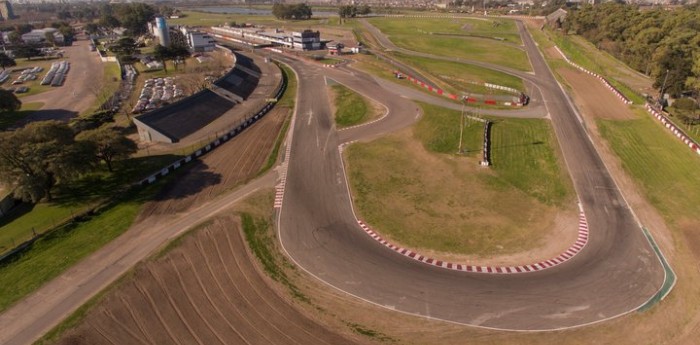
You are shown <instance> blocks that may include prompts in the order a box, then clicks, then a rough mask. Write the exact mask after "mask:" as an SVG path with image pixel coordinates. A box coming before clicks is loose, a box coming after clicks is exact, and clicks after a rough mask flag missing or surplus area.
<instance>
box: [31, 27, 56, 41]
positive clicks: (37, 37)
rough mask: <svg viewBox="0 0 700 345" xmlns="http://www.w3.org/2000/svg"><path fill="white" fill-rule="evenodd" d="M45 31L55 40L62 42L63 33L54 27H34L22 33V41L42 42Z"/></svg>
mask: <svg viewBox="0 0 700 345" xmlns="http://www.w3.org/2000/svg"><path fill="white" fill-rule="evenodd" d="M47 33H51V34H53V37H54V41H55V42H57V43H62V42H63V34H61V32H60V31H58V29H55V28H45V29H34V30H32V31H30V32H27V33H26V34H24V35H22V41H23V42H25V43H43V42H46V34H47Z"/></svg>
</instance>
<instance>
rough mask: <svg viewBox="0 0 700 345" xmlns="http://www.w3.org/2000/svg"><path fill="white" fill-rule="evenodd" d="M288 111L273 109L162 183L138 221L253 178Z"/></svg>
mask: <svg viewBox="0 0 700 345" xmlns="http://www.w3.org/2000/svg"><path fill="white" fill-rule="evenodd" d="M288 113H289V109H287V108H274V109H273V110H272V111H270V113H268V114H267V115H265V116H264V117H263V118H262V119H261V120H260V121H259V122H257V123H256V124H255V125H253V126H252V127H251V128H249V129H247V130H245V131H243V133H241V134H240V135H238V136H236V137H235V138H233V139H231V141H229V142H227V143H226V144H224V146H223V147H221V148H219V149H217V150H214V151H213V152H211V153H209V154H208V155H206V156H204V158H203V159H202V160H201V161H200V162H197V163H195V166H192V167H191V168H190V170H189V171H188V172H187V173H186V174H185V175H184V176H182V178H179V179H177V180H174V181H172V182H171V183H169V184H168V185H167V186H165V187H164V188H163V190H162V191H161V192H160V193H159V194H158V195H157V196H156V198H155V201H151V202H148V203H147V204H145V205H144V207H143V210H142V211H141V214H140V215H139V218H138V220H139V221H140V220H143V219H146V218H148V217H150V216H153V215H167V214H175V213H179V212H184V211H186V210H187V209H189V208H190V207H192V206H196V205H198V204H200V203H202V202H204V201H207V200H211V199H213V198H215V197H216V196H217V195H220V194H221V193H223V192H225V191H227V190H230V189H232V188H234V187H236V186H238V185H239V184H241V183H243V182H245V181H247V180H249V179H251V178H253V177H255V175H256V174H257V173H258V171H259V170H260V168H261V167H262V165H263V164H264V163H265V161H266V160H267V158H268V155H269V153H270V152H271V151H272V149H273V146H274V143H275V139H276V138H277V135H278V133H279V131H280V128H281V127H282V124H283V123H284V120H285V118H286V116H287V114H288Z"/></svg>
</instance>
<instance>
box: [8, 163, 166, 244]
mask: <svg viewBox="0 0 700 345" xmlns="http://www.w3.org/2000/svg"><path fill="white" fill-rule="evenodd" d="M176 159H177V156H173V155H162V156H150V157H143V158H132V159H130V160H128V161H124V162H117V165H116V166H115V168H116V171H115V173H113V174H108V173H106V172H105V171H102V170H100V171H97V172H94V173H92V174H91V175H89V176H85V177H83V178H82V179H81V180H79V181H76V182H74V183H71V184H69V185H64V186H61V185H59V186H58V187H57V188H56V190H55V191H54V193H55V194H56V196H55V199H54V201H53V202H51V203H47V202H42V203H39V204H36V205H34V206H29V205H23V206H20V207H18V208H17V209H15V210H14V211H13V212H11V213H10V214H9V215H8V216H6V217H3V218H0V254H2V253H4V252H5V251H7V250H10V249H12V248H14V246H15V245H18V244H20V243H22V242H23V241H26V240H28V239H30V238H31V237H32V236H33V234H34V232H36V233H38V234H40V233H44V232H46V231H47V230H50V229H52V228H54V227H55V226H58V225H60V224H62V223H64V222H66V221H68V220H69V219H70V218H72V217H73V216H75V215H78V214H80V213H82V212H84V211H86V210H88V209H90V208H92V207H94V206H95V205H97V204H99V203H101V202H103V201H104V200H106V199H108V198H111V197H114V196H115V192H117V191H119V190H120V189H121V188H123V187H124V186H126V185H128V184H130V183H132V182H135V181H137V180H139V179H141V178H144V177H145V176H146V175H148V174H149V173H151V172H153V171H155V170H157V169H159V168H161V167H162V166H164V165H165V164H167V163H170V162H173V161H175V160H176ZM32 229H33V230H32Z"/></svg>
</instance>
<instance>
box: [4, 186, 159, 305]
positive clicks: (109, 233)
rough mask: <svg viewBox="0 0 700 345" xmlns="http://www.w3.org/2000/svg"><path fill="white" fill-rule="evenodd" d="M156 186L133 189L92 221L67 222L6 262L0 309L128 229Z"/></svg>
mask: <svg viewBox="0 0 700 345" xmlns="http://www.w3.org/2000/svg"><path fill="white" fill-rule="evenodd" d="M155 188H156V187H150V188H147V189H144V190H142V191H141V192H139V193H130V194H128V195H127V196H125V197H124V198H122V199H121V200H119V202H118V203H116V204H115V205H113V206H111V207H109V208H108V209H106V210H105V211H104V212H102V213H100V214H99V215H97V216H94V217H93V218H92V219H90V220H89V221H86V222H84V223H77V224H70V225H67V226H64V227H62V228H61V229H59V230H57V231H55V232H52V233H51V234H50V235H47V236H46V237H44V238H41V239H39V240H38V241H36V242H35V243H34V244H33V245H32V246H31V248H30V249H28V250H27V251H26V252H24V253H23V254H21V255H19V256H17V257H16V258H14V259H13V260H11V261H9V262H5V263H3V264H2V265H1V266H0V310H5V309H6V308H7V307H9V306H10V305H11V304H12V303H14V302H15V301H17V300H19V299H20V298H22V297H24V296H25V295H26V294H28V293H30V292H32V291H34V290H36V289H37V288H39V287H40V286H41V285H43V284H44V283H45V282H46V281H48V280H50V279H52V278H53V277H55V276H57V275H58V274H60V273H61V272H63V271H64V270H66V269H67V268H69V267H71V266H72V265H73V264H75V263H76V262H78V261H79V260H80V259H82V258H84V257H86V256H87V255H89V254H91V253H92V252H94V251H95V250H97V249H99V248H101V247H102V246H103V245H105V244H107V243H108V242H110V241H111V240H113V239H114V238H116V237H117V236H119V235H120V234H122V233H123V232H124V231H126V229H128V228H129V226H130V225H131V223H132V221H133V220H134V218H135V217H136V215H137V214H138V211H139V208H140V206H141V204H142V203H143V202H144V201H145V200H146V197H147V196H149V195H150V194H152V193H154V191H155V190H156V189H155Z"/></svg>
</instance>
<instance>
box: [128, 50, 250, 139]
mask: <svg viewBox="0 0 700 345" xmlns="http://www.w3.org/2000/svg"><path fill="white" fill-rule="evenodd" d="M234 54H235V57H236V63H235V66H234V68H233V69H231V71H229V72H228V73H227V74H226V75H225V76H223V77H221V78H220V79H219V80H217V81H215V82H214V86H213V87H212V88H211V90H204V91H201V92H199V93H197V94H195V95H193V96H190V97H188V98H185V99H183V100H182V101H179V102H177V103H173V104H171V105H168V106H165V107H163V108H160V109H157V110H154V111H152V112H149V113H145V114H143V115H141V116H138V117H136V118H135V119H134V123H135V124H136V126H137V128H138V131H139V138H140V140H141V141H145V142H165V143H176V142H179V141H180V140H181V139H183V138H185V137H187V136H188V135H191V134H192V133H194V132H197V131H198V130H200V129H202V128H204V127H205V126H206V125H208V124H209V123H211V122H213V121H215V120H217V119H218V118H219V117H221V116H222V115H223V114H225V113H226V112H227V111H229V110H230V109H232V108H233V107H234V106H235V105H236V104H237V103H242V102H244V101H245V100H246V99H248V98H249V97H250V96H251V94H253V92H254V91H255V90H256V88H257V87H258V84H259V83H260V79H261V77H262V75H263V73H262V72H261V70H260V68H259V67H258V66H257V65H256V64H255V63H254V61H253V59H251V58H249V57H247V56H244V55H241V54H239V53H234Z"/></svg>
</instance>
